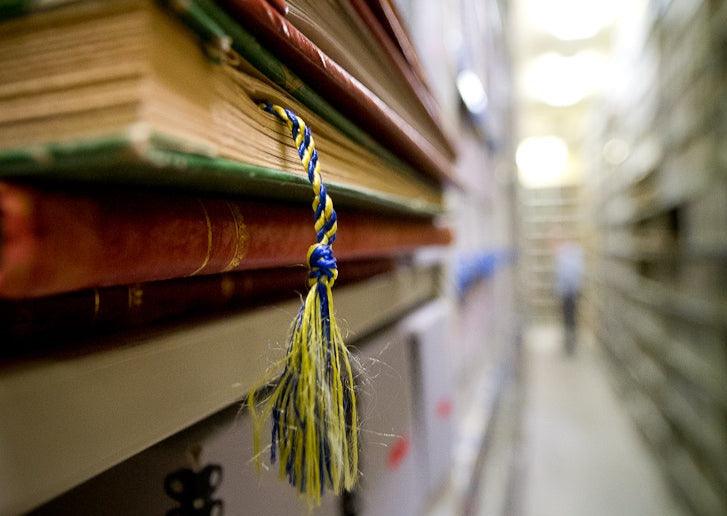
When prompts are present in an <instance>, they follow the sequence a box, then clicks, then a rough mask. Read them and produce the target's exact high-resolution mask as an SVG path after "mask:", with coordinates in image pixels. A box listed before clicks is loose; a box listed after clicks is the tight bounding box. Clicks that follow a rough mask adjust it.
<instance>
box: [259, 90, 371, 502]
mask: <svg viewBox="0 0 727 516" xmlns="http://www.w3.org/2000/svg"><path fill="white" fill-rule="evenodd" d="M261 107H262V108H263V109H265V110H266V111H267V112H269V113H272V114H274V115H275V116H277V117H278V118H279V119H280V120H282V121H284V122H286V124H287V125H288V129H289V130H290V131H291V134H292V136H293V139H294V141H295V145H296V147H297V149H298V155H299V156H300V158H301V162H302V164H303V167H304V168H305V169H306V171H307V173H308V179H309V180H310V183H311V186H312V187H313V192H314V194H315V197H314V200H313V211H314V228H315V230H316V233H317V240H318V243H316V244H313V245H312V246H311V247H310V248H309V250H308V266H309V269H310V272H309V275H308V286H309V287H310V290H309V291H308V295H307V296H306V298H305V301H304V303H303V306H302V307H301V309H300V311H299V312H298V316H297V317H296V319H295V321H294V322H293V325H292V334H291V336H290V341H289V343H288V352H287V354H286V357H285V359H284V369H283V372H282V374H281V375H280V376H279V377H278V379H277V380H276V381H275V387H274V388H273V391H272V394H271V395H270V397H269V398H268V399H267V400H265V401H264V402H263V403H262V405H261V406H260V407H259V409H258V408H256V407H255V401H254V399H255V396H254V392H253V393H251V394H250V396H248V408H249V409H250V412H251V414H252V416H253V424H254V447H255V457H256V461H257V465H258V468H260V433H261V427H262V421H263V420H264V419H267V417H271V418H272V445H271V448H270V462H271V463H274V462H275V461H276V460H279V464H280V466H279V476H280V478H281V479H283V478H286V477H287V479H288V482H290V484H291V485H293V486H295V487H296V489H297V490H298V492H299V493H300V494H302V495H303V496H304V497H305V498H306V499H307V500H308V503H309V504H310V505H311V506H313V505H319V504H320V501H321V495H322V494H323V493H324V491H325V489H329V490H331V491H333V492H334V493H337V494H338V493H341V491H342V490H351V489H352V488H353V487H354V485H355V483H356V480H357V478H358V424H357V420H358V418H357V413H356V393H355V390H354V381H353V372H352V368H351V363H350V360H349V355H348V349H347V348H346V345H345V344H344V342H343V337H342V335H341V332H340V330H339V328H338V325H337V324H336V320H335V317H334V313H335V310H334V305H333V295H332V292H331V287H333V284H334V283H335V281H336V278H337V277H338V269H337V268H336V259H335V258H334V256H333V250H332V245H333V242H334V241H335V238H336V231H337V219H336V212H335V210H334V209H333V202H332V200H331V198H330V197H329V196H328V194H327V192H326V188H325V185H324V184H323V183H322V181H321V174H320V164H319V162H318V153H317V151H316V149H315V144H314V142H313V137H312V136H311V134H310V129H309V128H308V127H307V126H306V125H305V123H304V122H303V121H302V120H301V119H299V118H298V117H296V116H295V115H294V114H293V113H292V112H291V111H289V110H287V109H283V108H282V107H280V106H275V105H272V104H262V105H261ZM256 390H257V389H256Z"/></svg>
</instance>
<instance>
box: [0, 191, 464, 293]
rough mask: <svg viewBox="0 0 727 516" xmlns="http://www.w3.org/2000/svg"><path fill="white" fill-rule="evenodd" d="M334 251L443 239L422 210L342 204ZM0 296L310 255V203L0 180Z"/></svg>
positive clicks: (353, 252) (390, 249)
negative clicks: (409, 212)
mask: <svg viewBox="0 0 727 516" xmlns="http://www.w3.org/2000/svg"><path fill="white" fill-rule="evenodd" d="M337 211H338V220H339V232H338V238H337V240H336V242H335V245H334V253H335V255H336V257H337V258H338V259H341V260H343V259H363V258H378V257H382V256H392V255H396V254H400V253H406V252H409V251H411V250H413V249H415V248H417V247H420V246H425V245H439V244H446V243H448V242H449V240H450V233H449V231H448V230H447V229H445V228H441V227H437V226H436V225H435V224H434V223H433V222H432V220H430V219H426V218H407V217H404V216H400V215H395V216H386V215H383V214H373V213H366V212H363V211H357V210H354V209H338V210H337ZM0 217H1V224H2V228H1V231H2V233H1V235H2V242H1V244H0V297H5V298H18V297H33V296H44V295H50V294H55V293H60V292H66V291H71V290H77V289H82V288H95V287H103V286H111V285H123V284H129V283H137V282H146V281H155V280H163V279H171V278H177V277H185V276H196V275H203V274H214V273H220V272H228V271H232V270H243V269H254V268H261V267H276V266H286V265H291V264H297V263H304V261H305V256H306V253H307V251H308V247H309V246H310V245H311V244H312V243H314V242H315V233H314V231H313V227H312V226H313V224H312V220H313V214H312V210H311V208H310V206H306V205H305V204H303V205H299V204H290V203H285V204H282V203H272V202H255V201H241V200H228V199H218V198H204V197H194V196H188V195H178V194H177V195H175V194H169V193H157V192H141V191H132V190H127V189H120V188H112V187H108V188H105V189H93V188H89V187H86V188H81V187H74V188H73V189H72V190H69V189H68V188H66V190H61V189H59V188H34V187H30V186H25V185H22V184H13V183H0Z"/></svg>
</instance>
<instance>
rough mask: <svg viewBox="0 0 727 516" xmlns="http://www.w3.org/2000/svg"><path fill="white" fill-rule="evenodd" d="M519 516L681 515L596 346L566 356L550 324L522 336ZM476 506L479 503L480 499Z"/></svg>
mask: <svg viewBox="0 0 727 516" xmlns="http://www.w3.org/2000/svg"><path fill="white" fill-rule="evenodd" d="M524 346H525V349H524V351H525V360H524V364H525V371H524V373H525V375H524V376H525V382H526V383H525V402H524V412H523V416H522V442H521V448H520V449H521V453H522V457H521V458H520V463H521V472H520V475H521V478H520V480H519V485H520V487H519V492H520V496H519V498H520V500H519V501H518V502H517V505H518V511H516V512H519V513H520V516H580V515H589V516H599V515H603V516H611V515H615V514H618V515H619V516H630V515H633V516H650V515H659V516H680V515H682V514H683V513H682V512H681V510H680V507H678V506H677V505H676V504H675V503H674V502H673V499H672V496H671V494H670V492H669V490H668V487H667V485H666V482H665V480H664V478H663V477H662V475H661V473H660V472H659V470H658V469H657V466H656V463H655V462H654V460H653V457H652V456H650V454H649V452H648V450H647V449H646V448H645V445H644V443H643V440H642V439H641V437H640V436H639V435H638V433H637V431H636V427H635V426H634V424H633V423H632V421H631V420H630V419H629V417H628V415H627V414H626V412H625V410H624V405H623V403H622V402H621V401H620V400H619V399H618V398H617V395H616V393H615V391H614V390H613V387H612V385H610V383H609V381H608V378H607V374H606V371H605V369H604V364H603V363H602V359H601V356H600V354H599V351H598V349H597V348H596V346H595V345H594V344H593V343H592V341H591V340H590V339H589V338H588V336H587V335H586V336H584V337H582V338H581V339H580V342H579V346H578V349H577V351H576V353H575V355H574V356H566V355H565V354H564V353H563V348H562V344H561V332H560V328H559V327H558V326H556V325H538V326H533V327H532V328H531V329H530V330H529V331H528V332H527V333H526V337H525V342H524ZM480 505H481V506H482V504H480Z"/></svg>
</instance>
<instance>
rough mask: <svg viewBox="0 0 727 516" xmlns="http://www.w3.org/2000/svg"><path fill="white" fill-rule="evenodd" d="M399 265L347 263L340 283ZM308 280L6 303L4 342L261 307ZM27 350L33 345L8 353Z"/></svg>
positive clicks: (183, 283)
mask: <svg viewBox="0 0 727 516" xmlns="http://www.w3.org/2000/svg"><path fill="white" fill-rule="evenodd" d="M395 266H396V260H394V259H391V258H384V259H377V260H364V261H361V260H356V261H348V262H342V264H341V265H340V267H341V269H342V271H343V272H342V274H341V277H340V278H339V282H340V283H341V284H343V285H345V284H350V283H354V282H357V281H361V280H364V279H368V278H371V277H373V276H376V275H378V274H383V273H385V272H389V271H391V270H392V269H393V268H394V267H395ZM305 280H306V272H305V269H304V267H302V266H300V267H282V268H274V269H260V270H251V271H241V272H230V273H223V274H214V275H208V276H197V277H192V278H179V279H172V280H165V281H154V282H146V283H134V284H131V285H119V286H114V287H105V288H94V289H83V290H78V291H73V292H68V293H64V294H58V295H53V296H44V297H38V298H27V299H0V337H2V338H3V341H4V342H6V343H7V342H15V343H23V344H29V343H37V344H39V345H41V344H42V342H43V339H44V338H45V337H51V336H52V337H53V340H54V342H56V341H58V340H61V341H66V340H75V339H77V338H79V337H83V336H88V335H92V334H98V333H107V332H112V331H118V330H128V329H130V328H134V327H138V326H142V325H146V324H151V323H160V322H165V321H169V320H173V319H179V318H180V317H189V316H203V315H207V314H212V313H219V311H220V310H241V309H248V308H258V307H261V306H264V305H267V304H271V303H275V302H278V301H283V300H285V299H287V298H292V297H294V296H296V295H297V294H296V291H302V290H303V289H304V287H305ZM25 351H28V347H27V346H24V347H23V348H22V349H5V350H3V353H4V354H11V355H12V354H14V353H18V352H25Z"/></svg>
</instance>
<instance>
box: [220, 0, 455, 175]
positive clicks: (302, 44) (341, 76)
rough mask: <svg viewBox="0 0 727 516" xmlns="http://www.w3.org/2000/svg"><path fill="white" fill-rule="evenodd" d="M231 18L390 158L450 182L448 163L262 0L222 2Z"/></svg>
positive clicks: (428, 143)
mask: <svg viewBox="0 0 727 516" xmlns="http://www.w3.org/2000/svg"><path fill="white" fill-rule="evenodd" d="M222 3H223V5H225V6H226V7H227V8H228V10H229V12H230V14H231V16H233V18H234V19H235V20H236V21H237V22H238V23H239V24H240V25H241V26H243V27H244V28H246V29H247V30H249V31H251V32H252V34H253V35H254V36H256V37H259V38H260V39H261V41H262V42H263V43H264V44H265V45H267V46H268V47H269V48H270V49H272V50H273V51H274V52H275V53H277V54H278V55H281V56H284V58H285V62H286V63H287V64H288V65H289V66H291V67H292V68H293V69H294V70H295V71H296V72H297V73H298V75H300V77H301V78H302V79H303V81H305V82H306V83H308V84H315V85H316V88H317V90H318V91H319V92H320V93H321V94H322V95H323V96H324V97H328V98H329V99H330V101H331V102H332V103H334V105H337V106H345V109H346V112H347V113H350V115H351V116H352V117H353V118H355V119H356V120H358V122H359V123H360V125H361V126H362V127H363V128H365V129H366V131H367V132H369V133H370V134H375V135H378V137H379V140H380V141H381V142H382V143H386V144H387V145H388V146H389V147H390V148H391V150H392V151H394V153H395V154H396V155H399V156H401V157H403V158H405V159H406V160H407V161H409V162H410V163H411V164H412V165H414V166H415V167H417V169H418V170H419V171H421V172H423V173H426V174H428V175H429V176H431V177H433V178H435V179H437V180H439V181H449V182H451V183H455V182H456V181H455V179H454V176H453V173H452V170H451V163H450V161H449V160H448V159H447V158H446V157H445V156H444V154H443V153H442V152H441V151H440V150H439V149H438V148H437V147H435V146H434V145H432V144H431V143H430V142H429V141H428V140H426V139H425V138H424V137H423V136H422V135H421V134H419V133H418V132H417V131H415V130H414V129H413V128H412V127H411V126H410V125H409V124H408V123H407V122H405V121H404V120H403V119H402V118H401V117H400V116H399V115H398V114H397V113H395V112H394V111H393V110H392V109H390V108H389V107H388V106H387V105H386V104H385V103H384V102H383V101H381V99H379V98H378V97H377V96H376V95H374V94H373V93H372V92H371V91H369V90H368V89H367V88H366V87H365V86H364V85H362V84H361V83H360V82H359V81H357V80H356V79H355V78H353V77H352V76H351V75H350V74H349V73H348V72H346V71H345V70H344V69H343V68H341V66H339V65H338V64H337V63H336V62H334V61H332V60H331V59H330V58H329V57H328V56H327V55H326V54H324V53H323V52H321V51H320V49H318V48H317V47H316V46H315V45H314V44H313V43H312V42H311V41H310V40H309V39H308V38H306V37H305V35H303V34H302V33H301V32H300V31H299V30H298V29H296V28H295V27H294V26H293V25H292V24H291V23H290V22H288V20H286V19H285V18H283V17H282V16H281V15H280V13H278V12H277V11H276V10H275V9H273V8H271V7H270V6H269V5H268V4H267V3H265V2H264V1H262V0H244V1H242V0H224V1H223V2H222Z"/></svg>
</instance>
